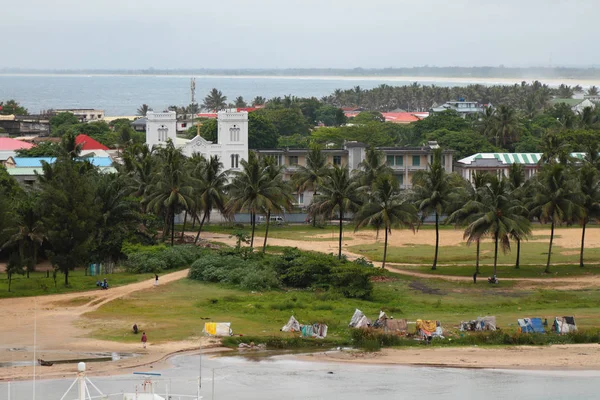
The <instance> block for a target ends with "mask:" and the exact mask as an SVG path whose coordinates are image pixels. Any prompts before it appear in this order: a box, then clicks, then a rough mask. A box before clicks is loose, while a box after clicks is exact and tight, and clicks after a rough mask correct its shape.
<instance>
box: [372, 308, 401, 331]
mask: <svg viewBox="0 0 600 400" xmlns="http://www.w3.org/2000/svg"><path fill="white" fill-rule="evenodd" d="M373 327H374V328H383V330H384V332H385V333H398V332H406V330H407V328H408V323H407V322H406V320H405V319H393V318H388V316H387V315H386V314H385V313H384V312H383V311H380V312H379V318H377V321H375V322H373Z"/></svg>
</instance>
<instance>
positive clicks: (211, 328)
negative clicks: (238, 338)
mask: <svg viewBox="0 0 600 400" xmlns="http://www.w3.org/2000/svg"><path fill="white" fill-rule="evenodd" d="M202 332H203V333H204V334H206V335H209V336H231V335H233V331H232V330H231V322H206V323H205V324H204V329H202Z"/></svg>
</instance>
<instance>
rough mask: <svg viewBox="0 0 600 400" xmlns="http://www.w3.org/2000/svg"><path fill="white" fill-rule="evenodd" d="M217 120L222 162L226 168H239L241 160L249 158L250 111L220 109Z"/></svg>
mask: <svg viewBox="0 0 600 400" xmlns="http://www.w3.org/2000/svg"><path fill="white" fill-rule="evenodd" d="M217 121H218V132H219V134H218V141H217V143H218V147H220V148H221V162H222V163H223V166H224V167H225V169H239V168H241V165H240V161H241V160H247V159H248V112H246V111H240V112H238V111H237V110H236V109H232V110H223V111H219V112H218V113H217Z"/></svg>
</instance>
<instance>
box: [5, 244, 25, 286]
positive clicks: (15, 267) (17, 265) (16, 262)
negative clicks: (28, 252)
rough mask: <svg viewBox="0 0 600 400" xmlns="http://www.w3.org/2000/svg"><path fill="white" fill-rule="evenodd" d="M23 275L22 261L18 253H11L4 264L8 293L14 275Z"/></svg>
mask: <svg viewBox="0 0 600 400" xmlns="http://www.w3.org/2000/svg"><path fill="white" fill-rule="evenodd" d="M15 274H16V275H23V274H25V270H24V269H23V260H22V259H21V257H20V256H19V253H18V252H15V253H11V255H10V257H9V258H8V262H7V263H6V277H7V278H8V291H9V292H10V288H11V285H12V280H13V276H14V275H15Z"/></svg>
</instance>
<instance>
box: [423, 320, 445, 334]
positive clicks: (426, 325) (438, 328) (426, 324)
mask: <svg viewBox="0 0 600 400" xmlns="http://www.w3.org/2000/svg"><path fill="white" fill-rule="evenodd" d="M442 333H443V331H442V325H441V324H440V321H433V320H429V319H424V320H423V319H418V320H417V334H419V335H420V336H422V337H430V336H438V337H441V338H443V336H442Z"/></svg>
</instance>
